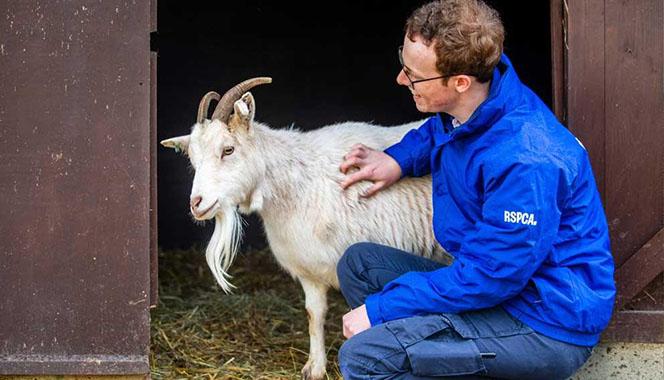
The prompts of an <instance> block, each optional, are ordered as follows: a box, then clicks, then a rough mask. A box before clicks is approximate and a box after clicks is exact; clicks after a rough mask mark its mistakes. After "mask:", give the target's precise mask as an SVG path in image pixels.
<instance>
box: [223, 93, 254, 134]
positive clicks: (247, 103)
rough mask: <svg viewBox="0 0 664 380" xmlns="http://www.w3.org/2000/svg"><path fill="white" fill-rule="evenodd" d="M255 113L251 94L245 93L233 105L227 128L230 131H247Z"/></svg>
mask: <svg viewBox="0 0 664 380" xmlns="http://www.w3.org/2000/svg"><path fill="white" fill-rule="evenodd" d="M255 113H256V102H255V101H254V97H253V96H252V95H251V92H247V93H245V94H244V95H242V97H241V98H240V99H239V100H237V101H236V102H235V103H234V104H233V115H231V119H230V123H229V126H230V127H231V129H235V128H237V127H239V126H240V127H244V128H245V129H248V128H249V127H250V126H251V123H252V122H253V121H254V114H255Z"/></svg>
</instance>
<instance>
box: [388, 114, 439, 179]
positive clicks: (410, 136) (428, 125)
mask: <svg viewBox="0 0 664 380" xmlns="http://www.w3.org/2000/svg"><path fill="white" fill-rule="evenodd" d="M434 118H435V116H434V117H430V118H429V119H427V121H426V122H424V124H422V126H420V127H419V128H417V129H413V130H411V131H409V132H408V133H406V135H405V136H404V137H403V138H402V139H401V141H399V142H398V143H396V144H394V145H392V146H390V147H389V148H387V149H385V151H384V152H385V153H387V154H388V155H389V156H391V157H392V158H394V160H396V162H397V163H398V164H399V166H400V167H401V177H406V176H409V177H421V176H425V175H427V174H430V173H431V150H432V149H433V146H434V139H433V130H432V129H433V128H434V126H435V121H434Z"/></svg>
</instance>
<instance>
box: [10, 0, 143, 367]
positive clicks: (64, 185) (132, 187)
mask: <svg viewBox="0 0 664 380" xmlns="http://www.w3.org/2000/svg"><path fill="white" fill-rule="evenodd" d="M149 14H150V13H149V2H147V1H137V2H125V1H104V2H90V1H29V2H28V1H19V0H11V1H4V2H2V4H1V5H0V19H1V20H2V21H1V22H0V67H2V70H0V87H1V90H0V141H2V143H3V149H2V151H1V153H0V156H1V158H0V176H1V178H2V180H1V181H0V194H2V197H0V214H1V215H2V222H1V223H0V247H1V248H0V250H1V251H0V252H1V253H0V255H1V260H0V374H35V375H37V374H132V373H147V372H148V371H149V366H148V352H149V312H148V305H149V301H150V300H149V289H150V287H149V280H150V279H149V273H150V267H149V263H150V261H149V248H150V242H149V238H150V230H149V226H150V216H149V207H150V188H149V185H150V183H149V179H150V165H149V162H150V147H149V142H150V130H149V89H150V83H149V81H150V71H149V60H150V57H149V54H150V52H149V30H148V28H149V22H148V21H149Z"/></svg>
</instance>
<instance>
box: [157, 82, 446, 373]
mask: <svg viewBox="0 0 664 380" xmlns="http://www.w3.org/2000/svg"><path fill="white" fill-rule="evenodd" d="M234 110H235V113H234V114H233V115H232V116H231V117H230V119H229V121H228V123H222V122H220V121H219V120H214V121H209V120H205V121H204V122H203V123H202V124H195V125H194V127H193V128H192V133H191V135H189V136H181V137H176V138H173V139H169V140H165V141H162V144H163V145H164V146H169V147H175V148H179V149H182V150H185V151H186V152H187V153H188V155H189V157H190V159H191V162H192V165H193V166H194V168H195V169H196V176H195V178H194V181H193V186H192V193H191V196H192V198H193V197H196V196H201V197H202V201H201V207H200V208H201V209H203V210H204V209H206V208H207V207H210V206H211V205H214V204H215V202H217V205H216V206H214V207H213V209H211V211H210V212H208V213H206V215H204V216H203V219H209V218H211V217H212V216H215V230H214V233H213V235H212V239H211V240H210V243H209V245H208V247H207V250H206V258H207V261H208V265H209V266H210V269H211V270H212V273H213V274H214V276H215V278H216V279H217V281H218V283H219V285H220V286H221V287H222V289H223V290H224V291H226V292H228V291H230V290H231V288H232V285H231V284H230V283H229V282H228V278H229V275H228V274H227V270H228V268H229V267H230V265H231V263H232V261H233V258H234V257H235V254H236V252H237V249H238V247H239V239H240V237H241V234H242V228H241V227H242V226H241V223H242V222H241V219H240V216H239V214H238V211H239V212H242V213H251V212H258V213H259V214H260V216H261V217H262V219H263V223H264V227H265V232H266V235H267V239H268V242H269V245H270V248H271V250H272V252H273V254H274V256H275V257H276V259H277V261H278V263H279V264H280V265H281V266H282V267H283V268H284V269H285V270H286V271H287V272H288V273H290V274H291V275H292V276H293V277H295V278H297V279H298V280H299V281H300V283H301V285H302V288H303V289H304V293H305V303H306V309H307V313H308V316H309V334H310V345H311V346H310V352H309V360H308V361H307V364H306V365H305V367H304V368H303V370H302V373H303V376H304V377H305V378H308V379H321V378H323V377H324V374H325V363H326V357H325V343H324V328H323V324H324V320H325V313H326V311H327V300H326V292H327V289H328V288H329V287H334V288H338V280H337V276H336V264H337V262H338V260H339V258H340V257H341V255H342V254H343V252H344V251H345V249H346V248H347V247H348V246H350V245H351V244H353V243H355V242H360V241H372V242H375V243H381V244H385V245H389V246H393V247H396V248H400V249H404V250H407V251H410V252H414V253H416V254H420V255H423V256H425V257H432V258H434V259H437V260H440V261H448V256H446V254H445V253H444V251H443V250H442V248H441V247H440V246H439V245H438V243H437V242H436V240H435V238H434V236H433V232H432V227H431V226H432V224H431V218H432V207H431V179H430V177H428V176H427V177H423V178H404V179H402V180H401V181H399V182H397V183H396V184H394V185H393V186H391V187H390V188H387V189H384V190H382V191H380V192H378V193H377V194H376V195H374V196H373V197H371V198H363V197H361V194H362V193H363V192H364V191H366V190H367V189H368V188H369V187H370V186H371V183H369V182H361V183H358V184H356V185H353V186H351V187H350V188H348V189H347V190H345V191H344V190H342V189H341V187H340V186H339V183H340V181H341V180H342V179H343V177H344V174H343V173H341V172H340V171H339V165H340V163H341V162H342V159H343V156H344V155H345V154H346V153H347V152H348V151H349V150H350V148H351V146H352V145H353V144H355V143H359V142H361V143H364V144H365V145H367V146H369V147H372V148H374V149H384V148H386V147H388V146H390V145H392V144H393V143H395V142H397V141H399V140H400V139H401V138H402V137H403V135H404V134H405V133H407V132H408V131H409V130H411V129H413V128H416V127H418V126H420V125H421V123H422V122H421V121H418V122H415V123H410V124H406V125H402V126H397V127H389V128H386V127H379V126H375V125H371V124H367V123H358V122H346V123H340V124H335V125H331V126H327V127H324V128H321V129H318V130H315V131H310V132H300V131H297V130H293V129H285V130H275V129H271V128H269V127H268V126H266V125H264V124H261V123H258V122H255V121H254V120H253V117H254V113H255V102H254V99H253V97H252V96H251V94H250V93H246V94H244V96H243V97H242V98H241V99H240V100H238V101H237V102H235V104H234ZM228 146H233V147H234V148H235V150H234V153H232V154H231V155H228V156H224V157H223V158H220V155H221V153H220V152H222V151H223V148H224V147H228Z"/></svg>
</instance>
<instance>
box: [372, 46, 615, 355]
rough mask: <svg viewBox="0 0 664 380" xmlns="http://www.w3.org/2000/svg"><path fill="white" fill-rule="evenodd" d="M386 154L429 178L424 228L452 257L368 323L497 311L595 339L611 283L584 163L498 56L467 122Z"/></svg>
mask: <svg viewBox="0 0 664 380" xmlns="http://www.w3.org/2000/svg"><path fill="white" fill-rule="evenodd" d="M385 152H386V153H387V154H389V155H390V156H391V157H393V158H394V159H395V160H396V161H397V162H398V163H399V165H400V166H401V170H402V175H404V176H423V175H426V174H429V173H430V174H432V179H433V209H434V216H433V229H434V232H435V236H436V239H437V240H438V242H440V244H441V245H442V246H443V247H444V248H445V249H446V250H447V251H448V252H449V253H450V254H452V255H453V256H454V257H455V260H454V263H453V264H452V265H451V266H449V267H445V268H442V269H439V270H436V271H433V272H409V273H406V274H404V275H402V276H401V277H399V278H397V279H395V280H394V281H392V282H390V283H388V284H387V285H386V286H385V288H384V289H383V290H382V291H381V292H380V293H376V294H374V295H371V296H369V297H368V298H367V299H366V308H367V313H368V316H369V320H370V321H371V324H372V325H376V324H379V323H383V322H386V321H390V320H394V319H398V318H404V317H409V316H413V315H418V314H427V313H458V312H463V311H469V310H475V309H482V308H488V307H492V306H496V305H499V304H500V305H502V306H503V307H504V308H505V310H507V312H508V313H510V314H511V315H512V316H513V317H515V318H517V319H519V320H520V321H522V322H523V323H525V324H526V325H528V326H530V327H531V328H532V329H533V330H535V331H537V332H539V333H541V334H544V335H546V336H549V337H551V338H554V339H557V340H561V341H564V342H568V343H573V344H577V345H583V346H591V345H595V344H596V343H597V342H598V340H599V336H600V332H601V331H602V330H603V329H604V328H605V327H606V326H607V324H608V322H609V319H610V317H611V311H612V308H613V301H614V297H615V284H614V281H613V270H614V267H613V258H612V256H611V252H610V247H609V234H608V228H607V223H606V217H605V215H604V211H603V208H602V204H601V200H600V196H599V193H598V191H597V187H596V184H595V180H594V177H593V172H592V169H591V167H590V162H589V159H588V154H587V152H586V150H585V149H584V147H583V145H581V143H580V142H579V141H578V140H577V139H576V138H575V137H574V136H573V135H572V134H571V133H570V132H569V131H568V130H567V129H566V128H564V127H563V126H562V125H561V124H560V123H559V122H558V121H557V120H556V118H555V116H554V115H553V114H552V113H551V111H550V110H549V109H548V108H547V106H546V105H545V104H544V103H543V102H542V101H541V100H540V99H539V98H538V97H537V95H535V94H534V93H533V92H532V91H531V90H530V89H529V88H527V87H526V86H525V85H523V84H522V83H521V82H520V80H519V78H518V77H517V75H516V72H515V71H514V69H513V68H512V65H511V63H510V61H509V60H508V59H507V57H506V56H503V57H502V59H501V62H500V63H499V65H498V66H497V67H496V70H495V71H494V75H493V79H492V82H491V85H490V90H489V96H488V98H487V99H486V100H485V101H484V102H483V103H482V104H481V105H480V106H479V107H478V108H477V110H475V112H474V113H473V115H472V116H471V117H470V119H469V120H468V121H467V122H465V123H463V124H461V125H460V126H458V127H457V128H453V127H452V123H451V117H450V116H449V115H446V114H443V115H437V116H434V117H431V118H430V119H428V120H427V121H426V122H425V123H424V124H423V125H422V126H421V127H420V128H419V129H414V130H412V131H410V132H409V133H408V134H406V135H405V136H404V138H403V139H402V140H401V142H399V143H397V144H395V145H393V146H391V147H389V148H388V149H386V150H385ZM425 201H426V200H424V199H423V200H422V202H425Z"/></svg>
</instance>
